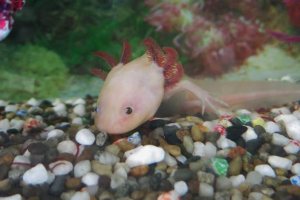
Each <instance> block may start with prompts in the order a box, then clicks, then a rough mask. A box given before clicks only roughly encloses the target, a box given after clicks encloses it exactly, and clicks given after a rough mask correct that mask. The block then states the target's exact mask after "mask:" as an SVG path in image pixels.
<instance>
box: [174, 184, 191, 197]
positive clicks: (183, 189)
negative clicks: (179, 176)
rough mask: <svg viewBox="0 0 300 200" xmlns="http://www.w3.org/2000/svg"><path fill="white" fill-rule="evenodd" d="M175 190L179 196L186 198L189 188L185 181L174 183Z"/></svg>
mask: <svg viewBox="0 0 300 200" xmlns="http://www.w3.org/2000/svg"><path fill="white" fill-rule="evenodd" d="M174 190H175V192H176V193H177V194H179V196H184V195H185V194H186V193H187V192H188V186H187V184H186V182H184V181H177V182H175V183H174Z"/></svg>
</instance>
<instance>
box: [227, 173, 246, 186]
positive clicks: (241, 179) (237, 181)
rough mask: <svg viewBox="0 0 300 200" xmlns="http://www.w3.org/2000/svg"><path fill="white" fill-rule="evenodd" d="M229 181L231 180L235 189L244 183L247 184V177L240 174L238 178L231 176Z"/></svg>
mask: <svg viewBox="0 0 300 200" xmlns="http://www.w3.org/2000/svg"><path fill="white" fill-rule="evenodd" d="M229 179H230V181H231V183H232V186H233V187H238V186H239V185H241V184H242V183H243V182H245V176H244V175H243V174H240V175H237V176H231V177H230V178H229Z"/></svg>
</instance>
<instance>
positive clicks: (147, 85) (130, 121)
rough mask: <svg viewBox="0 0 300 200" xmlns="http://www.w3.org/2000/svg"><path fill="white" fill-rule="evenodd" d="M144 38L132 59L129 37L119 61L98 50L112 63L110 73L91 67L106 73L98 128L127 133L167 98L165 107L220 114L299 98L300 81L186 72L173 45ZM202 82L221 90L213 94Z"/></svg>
mask: <svg viewBox="0 0 300 200" xmlns="http://www.w3.org/2000/svg"><path fill="white" fill-rule="evenodd" d="M144 44H145V46H146V50H147V51H146V53H145V54H144V55H142V56H141V57H139V58H136V59H135V60H133V61H130V62H129V59H130V54H131V51H130V46H129V44H128V43H126V42H125V43H124V45H123V53H122V56H121V60H120V62H119V63H117V62H116V61H115V59H114V58H113V57H112V56H110V55H108V54H106V53H104V52H97V53H96V55H98V56H99V57H101V58H103V59H104V60H105V61H106V62H107V63H108V64H109V65H110V66H111V67H112V69H111V71H110V72H109V73H108V74H105V73H103V71H101V70H98V69H94V70H93V71H92V72H93V73H94V74H95V75H97V76H99V77H100V78H102V79H105V81H104V84H103V86H102V88H101V90H100V94H99V97H98V101H97V109H96V113H95V125H96V127H97V128H98V129H99V130H100V131H103V132H107V133H109V134H123V133H127V132H129V131H131V130H133V129H135V128H137V127H138V126H139V125H141V124H143V123H144V122H146V121H148V120H150V119H151V118H153V116H154V115H156V113H157V111H158V110H163V111H164V109H161V107H160V106H161V105H162V104H163V103H164V102H167V103H164V105H167V106H163V107H168V106H169V107H170V108H171V110H172V111H176V112H180V111H182V110H185V111H186V110H190V111H193V112H196V111H197V112H199V111H202V113H203V112H204V111H205V110H206V111H209V112H210V113H214V114H217V115H221V114H222V111H224V110H227V109H228V108H229V107H230V108H234V107H236V106H244V107H247V106H246V104H247V105H252V106H254V107H256V108H257V107H260V106H265V104H263V102H272V103H286V102H289V101H292V100H299V98H300V89H299V85H298V84H294V85H291V84H274V83H266V82H262V83H260V82H257V83H234V86H233V85H232V83H229V84H226V83H218V82H217V81H214V82H201V81H194V80H191V79H189V78H188V77H187V76H185V75H184V71H183V67H182V65H181V64H180V63H179V62H178V61H177V52H176V51H175V50H174V49H173V48H170V47H164V48H160V47H159V46H158V45H157V44H156V43H155V41H154V40H152V39H145V40H144ZM199 85H201V87H199ZM205 85H206V86H205ZM239 85H240V86H242V87H241V88H240V89H239V88H238V87H239ZM245 86H246V87H245ZM257 86H259V87H257ZM262 86H264V87H262ZM202 87H204V88H207V89H208V90H209V91H214V92H215V93H216V94H219V95H218V96H217V97H215V96H212V95H211V94H210V93H209V92H207V90H205V89H202ZM212 88H215V89H212ZM272 88H273V90H270V89H272ZM278 88H280V91H279V90H278ZM217 89H218V90H219V91H217ZM241 91H242V92H241ZM274 97H276V98H274ZM267 105H268V103H267ZM165 110H168V109H165Z"/></svg>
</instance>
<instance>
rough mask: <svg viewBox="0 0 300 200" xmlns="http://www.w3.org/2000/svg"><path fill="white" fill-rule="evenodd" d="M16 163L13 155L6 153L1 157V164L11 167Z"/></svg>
mask: <svg viewBox="0 0 300 200" xmlns="http://www.w3.org/2000/svg"><path fill="white" fill-rule="evenodd" d="M13 161H14V155H13V154H12V153H6V154H5V155H2V156H0V164H3V165H8V166H9V165H11V163H12V162H13Z"/></svg>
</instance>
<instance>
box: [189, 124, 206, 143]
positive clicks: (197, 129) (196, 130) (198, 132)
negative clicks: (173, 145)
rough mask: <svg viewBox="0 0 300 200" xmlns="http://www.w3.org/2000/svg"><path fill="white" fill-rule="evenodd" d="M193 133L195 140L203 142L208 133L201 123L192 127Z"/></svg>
mask: <svg viewBox="0 0 300 200" xmlns="http://www.w3.org/2000/svg"><path fill="white" fill-rule="evenodd" d="M191 135H192V138H193V140H194V141H200V142H203V141H204V140H205V135H206V133H205V132H204V131H203V128H202V127H201V125H194V126H193V127H192V129H191Z"/></svg>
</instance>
